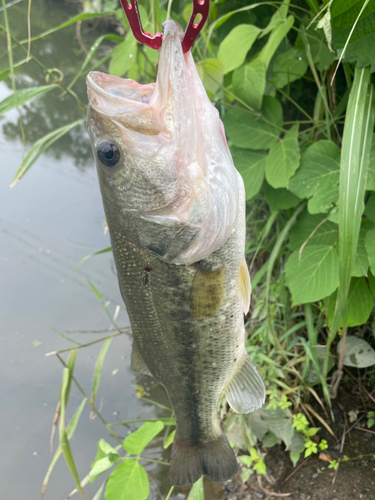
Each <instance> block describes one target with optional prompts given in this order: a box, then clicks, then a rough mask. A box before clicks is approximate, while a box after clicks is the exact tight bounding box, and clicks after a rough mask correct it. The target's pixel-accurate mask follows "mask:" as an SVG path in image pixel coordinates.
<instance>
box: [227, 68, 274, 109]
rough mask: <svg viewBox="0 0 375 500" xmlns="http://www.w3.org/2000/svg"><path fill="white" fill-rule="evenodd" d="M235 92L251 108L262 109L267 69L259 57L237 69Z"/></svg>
mask: <svg viewBox="0 0 375 500" xmlns="http://www.w3.org/2000/svg"><path fill="white" fill-rule="evenodd" d="M232 85H233V93H234V95H235V97H236V98H239V99H241V100H242V101H243V102H245V103H246V104H248V105H249V106H250V107H251V108H253V109H256V110H258V111H259V110H260V109H261V107H262V100H263V94H264V90H265V88H266V69H265V67H264V65H263V63H262V61H260V60H259V59H253V60H252V61H251V62H250V63H249V64H245V65H243V66H241V67H240V68H238V69H236V71H235V72H234V73H233V77H232Z"/></svg>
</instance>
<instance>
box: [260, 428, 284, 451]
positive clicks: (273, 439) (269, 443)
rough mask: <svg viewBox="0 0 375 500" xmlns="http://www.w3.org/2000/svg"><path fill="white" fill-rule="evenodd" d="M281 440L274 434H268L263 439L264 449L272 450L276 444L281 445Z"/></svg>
mask: <svg viewBox="0 0 375 500" xmlns="http://www.w3.org/2000/svg"><path fill="white" fill-rule="evenodd" d="M280 443H281V439H280V438H278V437H277V436H276V434H274V433H273V432H267V434H266V435H265V436H264V438H263V439H262V447H264V448H272V447H273V446H275V444H280Z"/></svg>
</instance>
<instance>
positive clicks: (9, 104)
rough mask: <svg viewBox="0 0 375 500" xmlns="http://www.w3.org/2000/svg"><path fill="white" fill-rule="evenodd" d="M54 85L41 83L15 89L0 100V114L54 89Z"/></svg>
mask: <svg viewBox="0 0 375 500" xmlns="http://www.w3.org/2000/svg"><path fill="white" fill-rule="evenodd" d="M55 88H56V85H55V84H53V85H42V86H40V87H31V88H28V89H24V90H17V91H16V92H14V94H12V95H10V96H8V97H6V98H5V99H3V100H2V101H1V102H0V116H1V115H3V114H4V113H7V112H8V111H10V110H11V109H14V108H17V106H22V105H23V104H26V103H27V102H28V101H31V100H32V99H35V98H36V97H38V96H40V95H42V94H45V93H46V92H49V91H50V90H52V89H55Z"/></svg>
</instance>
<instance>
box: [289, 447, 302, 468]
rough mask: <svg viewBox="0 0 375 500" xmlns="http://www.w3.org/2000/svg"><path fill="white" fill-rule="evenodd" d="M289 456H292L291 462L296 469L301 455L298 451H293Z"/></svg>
mask: <svg viewBox="0 0 375 500" xmlns="http://www.w3.org/2000/svg"><path fill="white" fill-rule="evenodd" d="M289 456H290V460H291V462H292V464H293V466H294V467H295V466H296V465H297V463H298V460H299V458H300V456H301V453H298V452H297V451H291V452H290V453H289Z"/></svg>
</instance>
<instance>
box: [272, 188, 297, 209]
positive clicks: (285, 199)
mask: <svg viewBox="0 0 375 500" xmlns="http://www.w3.org/2000/svg"><path fill="white" fill-rule="evenodd" d="M264 196H265V198H266V201H267V203H268V205H269V206H270V209H271V210H272V211H275V210H287V209H288V208H293V207H295V206H296V205H298V203H299V202H300V201H301V199H300V198H298V197H297V196H296V195H294V194H293V193H291V192H290V191H288V189H283V188H281V189H274V188H273V187H271V186H270V185H269V184H267V183H265V185H264Z"/></svg>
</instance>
